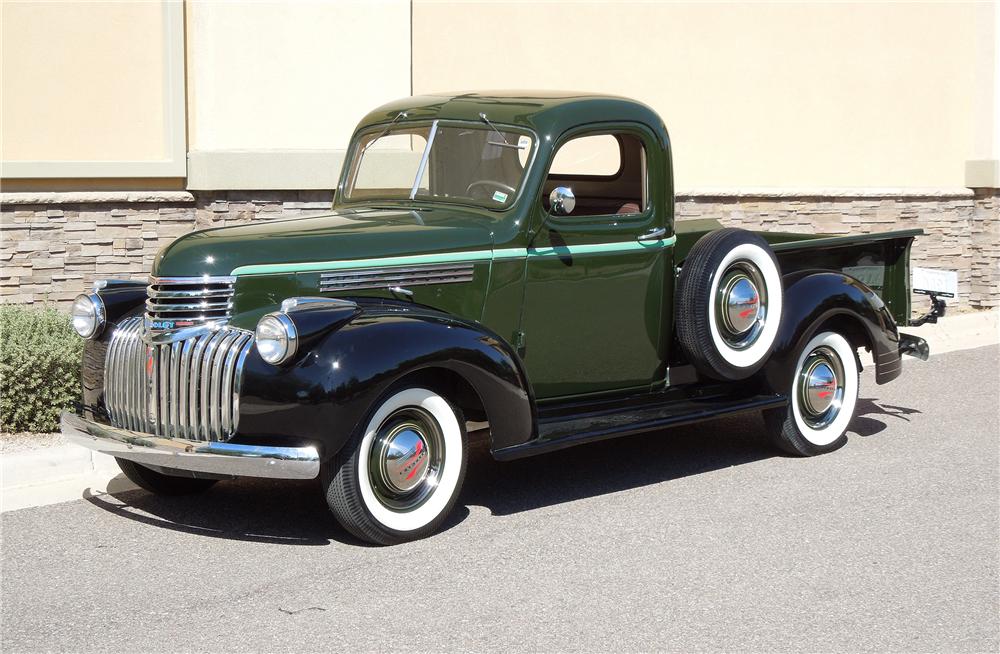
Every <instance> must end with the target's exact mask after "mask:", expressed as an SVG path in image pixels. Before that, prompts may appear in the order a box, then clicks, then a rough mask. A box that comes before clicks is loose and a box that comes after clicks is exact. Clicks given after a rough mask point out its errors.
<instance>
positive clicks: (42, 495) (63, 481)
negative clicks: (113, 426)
mask: <svg viewBox="0 0 1000 654" xmlns="http://www.w3.org/2000/svg"><path fill="white" fill-rule="evenodd" d="M109 485H110V486H111V487H112V489H114V490H115V491H117V490H127V489H128V488H135V486H134V485H132V484H131V482H128V481H127V480H125V479H124V477H123V476H122V474H121V470H120V469H119V468H118V463H117V462H116V461H115V459H114V457H110V456H108V455H106V454H99V453H97V452H92V451H91V450H88V449H86V448H83V447H79V446H78V445H70V444H63V445H54V446H52V447H41V448H38V449H34V450H28V451H26V452H15V453H12V454H4V455H3V458H2V460H0V512H6V511H16V510H17V509H24V508H27V507H32V506H44V505H47V504H56V503H59V502H68V501H71V500H76V499H80V497H81V496H82V495H83V492H84V491H85V490H87V489H90V491H91V492H95V493H96V492H107V491H108V487H109Z"/></svg>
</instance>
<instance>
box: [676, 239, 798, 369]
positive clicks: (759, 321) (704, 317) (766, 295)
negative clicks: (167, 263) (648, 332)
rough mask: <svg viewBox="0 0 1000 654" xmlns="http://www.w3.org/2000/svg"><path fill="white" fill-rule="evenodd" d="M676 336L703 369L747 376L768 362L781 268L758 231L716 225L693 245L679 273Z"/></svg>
mask: <svg viewBox="0 0 1000 654" xmlns="http://www.w3.org/2000/svg"><path fill="white" fill-rule="evenodd" d="M677 285H678V293H677V307H676V321H675V322H676V325H677V338H678V341H680V344H681V347H682V348H683V349H684V353H685V354H686V355H687V357H688V359H689V360H690V361H691V363H693V364H694V365H695V367H696V368H698V370H699V371H700V372H702V373H703V374H705V375H706V376H709V377H713V378H716V379H722V380H730V381H731V380H738V379H745V378H747V377H749V376H751V375H753V374H754V373H755V372H757V371H758V370H760V368H761V367H762V366H763V365H764V363H765V362H766V361H767V359H768V357H769V356H770V354H771V351H772V350H773V349H774V344H775V340H776V338H777V336H778V327H779V325H780V322H781V314H782V304H783V293H782V285H781V273H780V272H779V269H778V261H777V258H776V257H775V256H774V252H773V251H772V250H771V247H770V246H769V245H768V243H767V241H765V240H764V239H763V238H762V237H761V236H760V235H758V234H753V233H751V232H748V231H745V230H742V229H720V230H716V231H714V232H710V233H709V234H707V235H705V236H703V237H702V238H701V239H699V240H698V242H697V243H695V244H694V246H693V247H692V248H691V251H690V253H688V256H687V258H686V259H685V260H684V263H683V266H682V267H681V273H680V276H679V278H678V284H677Z"/></svg>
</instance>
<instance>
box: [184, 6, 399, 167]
mask: <svg viewBox="0 0 1000 654" xmlns="http://www.w3.org/2000/svg"><path fill="white" fill-rule="evenodd" d="M187 31H188V95H189V97H188V106H189V116H190V127H189V132H190V148H191V150H234V149H240V150H242V149H254V150H281V149H293V150H315V149H335V148H344V147H346V146H347V142H348V140H349V138H350V136H351V132H352V130H353V129H354V126H355V125H356V124H357V122H358V120H360V119H361V117H362V116H364V114H365V113H367V112H368V111H369V110H370V109H371V108H372V107H374V106H376V105H378V104H381V103H384V102H387V101H389V100H391V99H394V98H397V97H401V96H406V95H409V93H410V7H409V3H408V2H407V1H406V0H384V1H378V2H374V1H369V2H363V1H351V2H260V3H248V2H188V4H187Z"/></svg>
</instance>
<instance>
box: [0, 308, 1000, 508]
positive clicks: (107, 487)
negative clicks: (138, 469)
mask: <svg viewBox="0 0 1000 654" xmlns="http://www.w3.org/2000/svg"><path fill="white" fill-rule="evenodd" d="M902 331H904V332H906V333H909V334H913V335H915V336H919V337H921V338H923V339H926V340H927V343H928V345H930V350H931V356H936V355H939V354H943V353H945V352H953V351H956V350H967V349H972V348H976V347H983V346H986V345H995V344H997V343H1000V311H980V312H975V313H964V314H957V315H954V316H948V317H946V318H943V319H942V320H941V321H940V322H939V323H938V324H936V325H923V326H921V327H906V328H903V329H902ZM904 359H905V360H909V359H912V358H911V357H904ZM866 365H867V364H866ZM134 488H136V487H135V486H134V485H133V484H132V483H131V482H129V481H128V480H127V479H125V477H124V476H123V475H122V474H121V470H120V469H119V468H118V464H117V463H116V462H115V460H114V458H113V457H110V456H107V455H104V454H97V453H94V452H91V451H90V450H88V449H86V448H83V447H79V446H76V445H70V444H63V445H55V446H52V447H43V448H39V449H36V450H29V451H26V452H16V453H13V454H5V455H3V457H2V461H0V512H5V511H15V510H17V509H24V508H28V507H33V506H45V505H47V504H56V503H59V502H69V501H72V500H77V499H80V498H81V497H82V496H83V495H84V493H85V492H86V491H88V490H89V491H90V492H91V493H104V492H120V491H125V490H129V489H134Z"/></svg>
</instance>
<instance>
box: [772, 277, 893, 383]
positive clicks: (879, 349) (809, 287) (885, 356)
mask: <svg viewBox="0 0 1000 654" xmlns="http://www.w3.org/2000/svg"><path fill="white" fill-rule="evenodd" d="M782 281H783V285H784V300H783V302H782V316H781V324H780V326H779V328H778V336H777V339H776V340H775V346H774V350H773V351H772V353H771V356H770V358H769V360H768V362H767V364H765V366H764V369H763V370H762V371H761V374H762V376H763V379H764V382H765V384H766V386H767V387H769V388H770V389H771V390H773V391H775V392H779V393H787V392H788V391H789V389H790V388H791V387H792V378H793V376H794V374H795V365H796V363H797V361H798V357H799V354H800V352H801V351H802V348H803V347H805V345H806V344H807V343H808V342H809V340H810V339H811V338H812V337H813V336H815V335H816V333H817V331H818V330H819V329H820V327H822V326H823V324H824V323H826V322H827V321H829V320H831V319H838V318H840V319H844V318H846V319H850V320H854V321H855V322H856V323H857V324H858V325H860V326H861V328H862V329H863V330H864V334H865V335H866V336H867V340H868V343H869V344H870V345H871V346H872V349H873V352H872V354H873V356H874V359H875V362H876V366H875V382H876V383H878V384H884V383H886V382H888V381H891V380H893V379H895V378H896V377H898V376H899V373H900V372H901V365H900V361H899V358H900V356H899V332H898V331H897V329H896V323H895V321H894V320H893V319H892V316H891V315H890V314H889V311H888V309H886V307H885V305H884V304H883V303H882V300H881V299H879V297H878V296H877V295H876V294H875V292H874V291H872V290H871V289H870V288H869V287H868V286H866V285H865V284H864V283H862V282H860V281H858V280H857V279H855V278H853V277H851V276H850V275H845V274H843V273H839V272H831V271H825V270H813V271H809V270H805V271H801V272H796V273H791V274H789V275H785V276H784V277H783V278H782Z"/></svg>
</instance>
